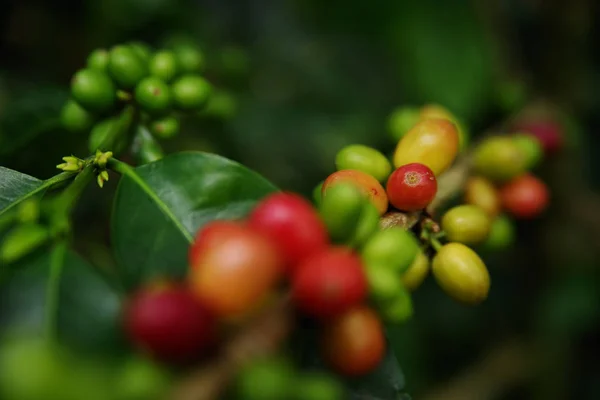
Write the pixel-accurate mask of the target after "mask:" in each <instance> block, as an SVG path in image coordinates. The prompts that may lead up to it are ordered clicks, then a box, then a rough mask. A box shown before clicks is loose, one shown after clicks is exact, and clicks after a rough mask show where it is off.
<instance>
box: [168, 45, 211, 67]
mask: <svg viewBox="0 0 600 400" xmlns="http://www.w3.org/2000/svg"><path fill="white" fill-rule="evenodd" d="M174 52H175V56H176V57H177V61H178V64H179V68H181V71H182V72H183V73H194V72H199V71H201V70H202V68H203V67H204V55H203V54H202V52H201V51H200V50H198V49H196V48H194V47H192V46H188V45H182V46H178V47H177V48H175V50H174Z"/></svg>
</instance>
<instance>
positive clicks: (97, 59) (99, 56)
mask: <svg viewBox="0 0 600 400" xmlns="http://www.w3.org/2000/svg"><path fill="white" fill-rule="evenodd" d="M108 58H109V55H108V51H107V50H106V49H96V50H94V51H92V52H91V53H90V55H89V56H88V58H87V67H88V68H91V69H96V70H98V71H102V72H104V71H106V68H107V67H108Z"/></svg>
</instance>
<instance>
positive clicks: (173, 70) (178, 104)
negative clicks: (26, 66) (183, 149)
mask: <svg viewBox="0 0 600 400" xmlns="http://www.w3.org/2000/svg"><path fill="white" fill-rule="evenodd" d="M204 63H205V62H204V56H203V55H202V53H201V52H200V51H199V50H198V49H196V48H194V47H192V46H189V45H184V46H179V47H176V48H173V49H161V50H156V51H152V50H151V49H150V48H149V47H148V46H146V45H145V44H143V43H138V42H135V43H128V44H120V45H117V46H114V47H112V48H111V49H108V50H107V49H97V50H94V51H93V52H92V53H91V54H90V55H89V56H88V59H87V65H86V66H85V68H83V69H81V70H79V71H77V72H76V73H75V74H74V75H73V77H72V79H71V98H70V99H69V100H68V102H67V103H66V104H65V105H64V107H63V109H62V113H61V121H62V124H63V126H64V127H65V128H66V129H68V130H70V131H73V132H85V131H90V130H91V133H90V139H89V147H90V150H91V151H96V150H98V148H100V150H113V149H104V148H101V147H102V146H103V145H104V143H105V142H104V140H105V138H106V137H107V136H109V134H110V130H111V129H113V128H114V125H115V123H116V121H117V119H118V118H117V117H116V115H117V114H118V113H119V112H120V111H121V110H122V109H123V107H124V106H126V105H128V104H133V105H135V106H136V107H137V108H138V110H139V111H140V114H141V115H140V119H141V121H142V122H143V123H144V124H145V125H146V126H147V127H148V128H149V130H150V132H152V133H153V134H154V135H156V136H157V137H159V138H170V137H172V136H174V135H176V134H177V132H178V131H179V118H178V113H192V112H196V111H199V110H202V109H203V107H205V105H206V103H207V100H208V99H209V96H210V94H211V84H210V83H209V82H208V81H207V80H206V79H205V78H203V77H202V76H201V75H200V73H201V72H202V69H203V67H204Z"/></svg>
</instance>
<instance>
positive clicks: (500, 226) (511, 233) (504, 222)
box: [482, 215, 515, 251]
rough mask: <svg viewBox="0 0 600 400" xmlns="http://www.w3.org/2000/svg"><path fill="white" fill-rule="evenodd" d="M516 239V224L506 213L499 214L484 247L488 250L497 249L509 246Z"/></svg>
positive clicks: (493, 222)
mask: <svg viewBox="0 0 600 400" xmlns="http://www.w3.org/2000/svg"><path fill="white" fill-rule="evenodd" d="M514 239H515V226H514V223H513V221H512V220H511V219H510V218H509V217H508V216H506V215H499V216H497V217H496V218H495V219H494V220H493V221H492V225H491V228H490V233H489V235H488V237H487V239H486V241H485V242H483V244H482V248H483V249H484V250H487V251H497V250H502V249H505V248H507V247H509V246H510V245H511V244H512V243H513V242H514Z"/></svg>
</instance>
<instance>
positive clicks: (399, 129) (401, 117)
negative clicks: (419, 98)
mask: <svg viewBox="0 0 600 400" xmlns="http://www.w3.org/2000/svg"><path fill="white" fill-rule="evenodd" d="M420 113H421V110H420V109H419V108H417V107H402V108H398V109H397V110H395V111H394V112H393V113H392V115H390V118H389V120H388V131H389V133H390V137H391V138H392V140H393V141H394V143H398V142H399V141H400V139H402V137H403V136H404V135H405V134H406V132H408V131H409V130H411V129H412V127H413V126H415V125H416V124H417V122H419V120H420V119H421V115H420Z"/></svg>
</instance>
